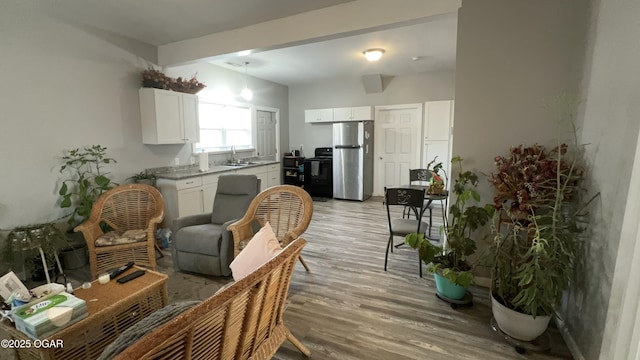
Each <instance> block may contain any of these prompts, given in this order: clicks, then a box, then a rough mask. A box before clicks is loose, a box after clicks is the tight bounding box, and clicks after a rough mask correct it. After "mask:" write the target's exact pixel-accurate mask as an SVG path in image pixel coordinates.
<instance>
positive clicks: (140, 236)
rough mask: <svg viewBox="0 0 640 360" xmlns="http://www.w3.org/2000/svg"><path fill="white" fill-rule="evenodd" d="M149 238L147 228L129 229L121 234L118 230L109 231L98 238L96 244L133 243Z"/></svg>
mask: <svg viewBox="0 0 640 360" xmlns="http://www.w3.org/2000/svg"><path fill="white" fill-rule="evenodd" d="M145 240H147V231H146V230H127V231H125V232H124V233H122V234H120V233H119V232H117V231H109V232H108V233H106V234H104V235H102V236H100V237H99V238H97V239H96V242H95V244H96V246H111V245H120V244H131V243H135V242H141V241H145Z"/></svg>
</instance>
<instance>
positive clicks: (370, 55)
mask: <svg viewBox="0 0 640 360" xmlns="http://www.w3.org/2000/svg"><path fill="white" fill-rule="evenodd" d="M362 53H363V54H364V57H366V58H367V60H369V61H378V60H380V58H381V57H382V54H384V49H369V50H365V51H363V52H362Z"/></svg>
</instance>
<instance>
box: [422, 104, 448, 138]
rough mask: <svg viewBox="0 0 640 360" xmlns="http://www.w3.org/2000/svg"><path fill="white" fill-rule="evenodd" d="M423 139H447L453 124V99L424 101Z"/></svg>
mask: <svg viewBox="0 0 640 360" xmlns="http://www.w3.org/2000/svg"><path fill="white" fill-rule="evenodd" d="M424 124H425V128H424V140H425V141H433V140H444V141H448V140H449V136H450V131H451V127H452V125H453V100H445V101H429V102H426V103H425V121H424Z"/></svg>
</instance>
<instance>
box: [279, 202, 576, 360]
mask: <svg viewBox="0 0 640 360" xmlns="http://www.w3.org/2000/svg"><path fill="white" fill-rule="evenodd" d="M434 205H435V204H434ZM438 210H439V206H438V205H436V206H435V207H434V214H433V218H434V226H435V227H434V234H437V229H438V228H439V226H440V225H441V224H442V220H441V212H440V211H438ZM303 237H305V238H306V239H307V240H308V242H309V243H308V244H307V246H306V247H305V249H304V250H303V253H302V254H303V257H304V259H305V261H306V262H307V264H308V265H309V267H310V269H311V272H309V273H307V272H306V271H305V270H304V268H303V267H302V266H300V265H299V266H298V267H297V268H296V271H295V273H294V276H293V280H292V283H291V288H290V293H289V297H290V300H289V301H290V304H289V306H288V307H287V309H286V311H285V316H284V319H285V323H286V324H287V326H288V327H289V329H290V330H291V331H292V333H293V334H294V335H295V336H296V337H298V339H300V340H301V341H302V342H303V343H304V344H305V345H306V346H308V347H309V348H310V349H311V351H312V353H313V355H312V358H314V359H323V360H324V359H326V360H329V359H335V360H348V359H358V360H360V359H367V360H374V359H380V360H387V359H388V360H402V359H571V355H570V353H569V351H568V350H567V348H566V346H565V345H564V343H563V342H562V338H561V337H560V335H559V333H558V331H557V329H555V328H553V329H550V330H548V332H549V333H550V338H551V339H552V349H551V352H550V353H544V354H541V353H530V352H529V353H527V354H526V355H520V354H518V353H517V352H516V351H515V349H514V348H513V347H512V346H511V345H509V344H507V343H506V342H504V341H503V340H502V339H501V338H500V337H499V336H498V335H497V334H495V333H494V332H493V330H491V328H490V326H489V322H490V319H491V307H490V301H489V297H488V289H485V288H473V289H472V292H473V295H474V306H473V307H471V308H466V307H459V308H458V309H457V310H454V309H452V308H451V307H450V306H449V305H448V304H447V303H445V302H443V301H442V300H439V299H438V298H436V296H435V284H434V281H433V279H432V276H431V275H430V274H425V275H424V278H420V277H419V276H418V260H417V254H416V252H415V250H412V249H410V248H408V247H407V246H402V247H400V248H399V249H396V250H395V252H394V253H393V254H390V258H389V266H388V271H387V272H385V271H384V269H383V264H384V254H385V246H386V242H387V238H388V232H387V215H386V210H385V207H384V206H383V205H382V199H381V198H373V199H370V200H368V201H366V202H364V203H361V202H354V201H344V200H330V201H328V202H314V215H313V220H312V222H311V225H310V227H309V229H308V230H307V232H306V233H305V234H304V235H303ZM401 241H402V239H401V238H400V237H398V238H396V242H401ZM303 358H304V357H302V356H301V355H300V354H299V353H298V352H297V350H296V349H295V348H294V347H293V346H292V345H291V344H289V343H288V342H285V344H284V345H283V347H281V348H280V350H279V351H278V353H277V354H276V356H275V359H281V360H285V359H287V360H288V359H303Z"/></svg>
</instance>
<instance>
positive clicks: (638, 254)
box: [600, 134, 640, 360]
mask: <svg viewBox="0 0 640 360" xmlns="http://www.w3.org/2000/svg"><path fill="white" fill-rule="evenodd" d="M639 183H640V134H639V136H638V141H637V143H636V151H635V158H634V161H633V168H632V171H631V179H630V180H629V184H631V185H630V186H629V193H628V194H627V202H626V206H625V211H624V217H623V220H622V229H621V231H620V241H619V245H618V254H617V257H616V268H615V272H614V274H613V284H612V286H611V293H610V295H609V296H610V297H609V308H608V309H607V319H606V323H605V329H604V336H603V339H602V349H601V351H600V359H603V360H605V359H607V360H608V359H616V360H618V359H620V360H625V359H629V360H632V359H634V360H635V359H638V355H639V351H640V348H639V345H638V341H640V314H639V310H640V282H638V281H637V279H638V278H637V274H638V273H640V246H638V244H640V188H639V187H638V186H635V184H639Z"/></svg>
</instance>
